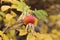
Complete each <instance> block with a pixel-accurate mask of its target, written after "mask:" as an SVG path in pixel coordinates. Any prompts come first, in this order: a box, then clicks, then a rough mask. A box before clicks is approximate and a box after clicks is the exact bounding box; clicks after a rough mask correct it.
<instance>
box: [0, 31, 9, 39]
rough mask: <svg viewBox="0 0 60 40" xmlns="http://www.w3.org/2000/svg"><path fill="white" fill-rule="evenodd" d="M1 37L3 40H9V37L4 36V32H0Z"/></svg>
mask: <svg viewBox="0 0 60 40" xmlns="http://www.w3.org/2000/svg"><path fill="white" fill-rule="evenodd" d="M0 35H1V36H2V38H3V40H9V38H8V37H7V35H5V34H3V32H2V31H0Z"/></svg>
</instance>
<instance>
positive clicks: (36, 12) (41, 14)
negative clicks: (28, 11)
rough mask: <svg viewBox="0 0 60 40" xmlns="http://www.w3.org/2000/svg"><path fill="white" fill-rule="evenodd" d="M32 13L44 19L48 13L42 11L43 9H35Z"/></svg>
mask: <svg viewBox="0 0 60 40" xmlns="http://www.w3.org/2000/svg"><path fill="white" fill-rule="evenodd" d="M33 13H34V14H35V16H36V17H37V18H38V19H40V18H43V19H45V18H46V17H47V16H48V15H47V12H46V11H44V10H36V9H35V11H33Z"/></svg>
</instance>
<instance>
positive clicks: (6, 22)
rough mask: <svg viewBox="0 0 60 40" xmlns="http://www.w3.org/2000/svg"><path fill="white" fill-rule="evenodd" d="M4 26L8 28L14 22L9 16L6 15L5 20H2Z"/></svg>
mask: <svg viewBox="0 0 60 40" xmlns="http://www.w3.org/2000/svg"><path fill="white" fill-rule="evenodd" d="M4 22H5V26H10V25H12V24H14V23H15V22H16V20H15V19H14V18H13V16H12V15H11V14H6V18H5V19H4Z"/></svg>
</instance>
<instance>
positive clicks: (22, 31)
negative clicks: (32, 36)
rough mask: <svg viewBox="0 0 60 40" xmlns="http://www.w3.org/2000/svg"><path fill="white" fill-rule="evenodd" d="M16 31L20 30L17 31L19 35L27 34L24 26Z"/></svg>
mask: <svg viewBox="0 0 60 40" xmlns="http://www.w3.org/2000/svg"><path fill="white" fill-rule="evenodd" d="M18 31H19V32H20V33H19V35H20V36H23V35H26V34H27V30H26V28H25V26H24V27H23V28H22V29H20V30H18Z"/></svg>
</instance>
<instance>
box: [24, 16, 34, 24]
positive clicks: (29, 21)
mask: <svg viewBox="0 0 60 40" xmlns="http://www.w3.org/2000/svg"><path fill="white" fill-rule="evenodd" d="M34 22H35V17H34V16H26V17H25V18H24V24H28V23H32V24H33V23H34Z"/></svg>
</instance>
